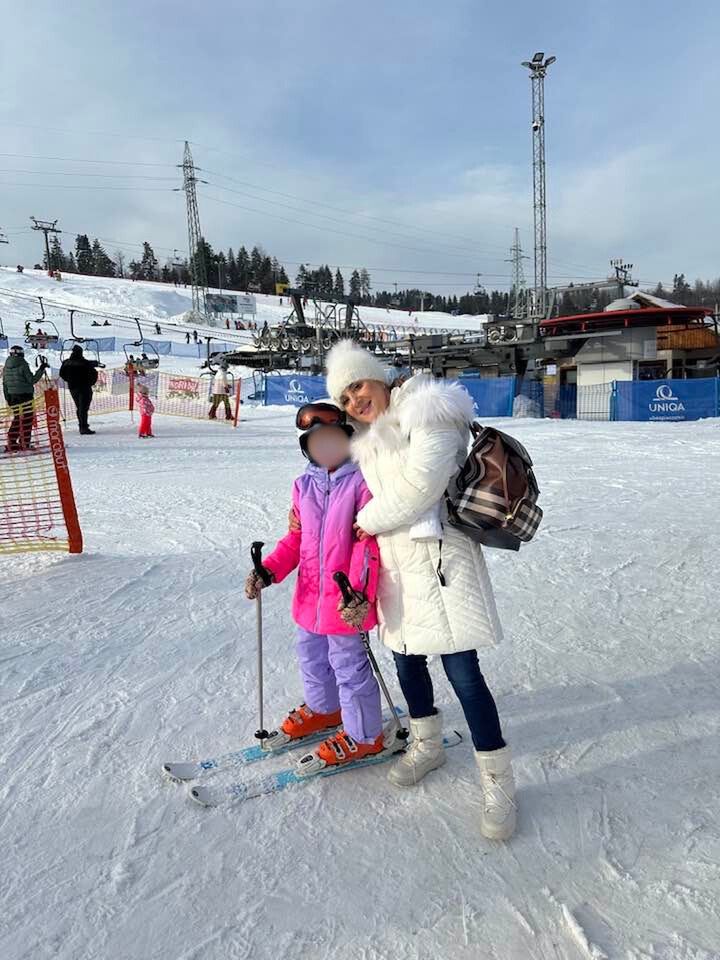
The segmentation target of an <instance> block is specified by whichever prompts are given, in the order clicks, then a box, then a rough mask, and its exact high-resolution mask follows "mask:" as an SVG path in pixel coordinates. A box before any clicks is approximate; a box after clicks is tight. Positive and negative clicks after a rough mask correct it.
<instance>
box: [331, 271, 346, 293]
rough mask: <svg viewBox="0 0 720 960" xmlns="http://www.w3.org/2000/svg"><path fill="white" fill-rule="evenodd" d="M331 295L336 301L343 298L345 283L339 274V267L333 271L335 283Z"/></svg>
mask: <svg viewBox="0 0 720 960" xmlns="http://www.w3.org/2000/svg"><path fill="white" fill-rule="evenodd" d="M333 295H334V296H335V298H336V299H337V300H342V299H343V298H344V297H345V281H344V280H343V275H342V274H341V273H340V267H338V268H337V270H336V271H335V283H334V284H333Z"/></svg>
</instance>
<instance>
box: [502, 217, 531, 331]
mask: <svg viewBox="0 0 720 960" xmlns="http://www.w3.org/2000/svg"><path fill="white" fill-rule="evenodd" d="M529 259H530V258H529V257H526V256H525V254H524V253H523V252H522V247H521V246H520V231H519V229H518V228H517V227H515V235H514V241H513V245H512V246H511V247H510V259H509V260H506V261H505V262H506V263H511V264H512V283H511V286H510V297H509V301H508V307H509V311H510V316H511V317H512V318H513V319H514V320H525V319H526V318H527V315H528V302H527V300H528V298H527V290H526V289H525V270H524V269H523V260H529Z"/></svg>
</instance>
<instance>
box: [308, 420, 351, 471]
mask: <svg viewBox="0 0 720 960" xmlns="http://www.w3.org/2000/svg"><path fill="white" fill-rule="evenodd" d="M307 449H308V453H309V454H310V457H311V458H312V460H313V461H314V462H315V463H317V465H318V466H319V467H323V468H324V469H325V470H334V469H335V468H336V467H339V466H340V464H342V463H345V461H346V460H347V459H348V457H349V456H350V438H349V437H348V435H347V434H346V433H345V431H344V430H341V429H340V428H339V427H323V428H322V430H315V431H314V432H313V433H311V434H310V436H309V437H308V445H307Z"/></svg>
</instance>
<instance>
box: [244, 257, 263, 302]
mask: <svg viewBox="0 0 720 960" xmlns="http://www.w3.org/2000/svg"><path fill="white" fill-rule="evenodd" d="M263 257H264V253H263V251H262V250H261V249H260V248H259V247H253V248H252V250H251V251H250V271H249V274H250V278H249V279H250V282H249V283H248V288H249V289H251V290H254V291H256V292H259V291H260V283H261V281H262V274H263Z"/></svg>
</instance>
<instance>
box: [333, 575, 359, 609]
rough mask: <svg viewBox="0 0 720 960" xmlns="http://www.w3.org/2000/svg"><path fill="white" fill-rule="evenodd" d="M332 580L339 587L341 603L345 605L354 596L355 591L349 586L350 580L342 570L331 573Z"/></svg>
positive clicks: (350, 601)
mask: <svg viewBox="0 0 720 960" xmlns="http://www.w3.org/2000/svg"><path fill="white" fill-rule="evenodd" d="M333 580H334V581H335V583H336V584H337V585H338V586H339V587H340V593H341V594H342V598H343V603H344V604H345V606H346V607H347V606H348V605H349V604H350V603H352V601H353V600H354V598H355V591H354V590H353V588H352V587H351V586H350V581H349V580H348V578H347V574H344V573H343V572H342V570H338V572H337V573H334V574H333Z"/></svg>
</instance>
